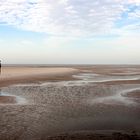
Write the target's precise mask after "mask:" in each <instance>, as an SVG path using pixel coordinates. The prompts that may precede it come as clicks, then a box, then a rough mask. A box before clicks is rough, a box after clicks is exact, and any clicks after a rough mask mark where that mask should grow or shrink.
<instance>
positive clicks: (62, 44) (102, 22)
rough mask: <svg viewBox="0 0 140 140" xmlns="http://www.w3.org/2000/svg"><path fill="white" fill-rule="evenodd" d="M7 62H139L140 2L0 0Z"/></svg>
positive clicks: (1, 54) (0, 54) (0, 40)
mask: <svg viewBox="0 0 140 140" xmlns="http://www.w3.org/2000/svg"><path fill="white" fill-rule="evenodd" d="M0 59H1V60H2V62H3V63H5V64H140V0H0Z"/></svg>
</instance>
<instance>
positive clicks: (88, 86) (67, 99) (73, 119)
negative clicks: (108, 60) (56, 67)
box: [0, 66, 140, 140]
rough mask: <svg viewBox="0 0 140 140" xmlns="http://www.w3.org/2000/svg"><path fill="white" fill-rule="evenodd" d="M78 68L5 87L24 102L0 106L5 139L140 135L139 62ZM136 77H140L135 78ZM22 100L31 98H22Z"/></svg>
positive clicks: (115, 139)
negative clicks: (55, 75)
mask: <svg viewBox="0 0 140 140" xmlns="http://www.w3.org/2000/svg"><path fill="white" fill-rule="evenodd" d="M72 68H73V69H76V68H77V70H76V73H75V72H74V73H71V74H70V73H68V74H66V75H65V74H64V77H67V75H68V76H71V77H72V79H69V80H68V79H67V78H66V79H63V80H62V79H60V80H53V82H52V81H50V80H48V81H44V80H43V81H41V80H38V82H35V83H30V84H29V83H27V84H26V83H24V84H20V83H19V84H15V85H10V86H5V87H2V88H1V92H2V93H4V94H8V95H11V96H15V97H20V98H17V102H18V104H13V105H11V104H10V105H8V104H5V105H0V114H1V115H0V138H1V139H2V140H9V139H10V140H15V139H16V140H46V139H47V140H72V139H73V140H82V139H83V140H130V139H132V140H133V139H134V140H137V139H139V138H140V120H139V118H140V101H139V99H140V98H139V91H140V83H139V82H138V81H139V77H140V75H139V72H140V70H139V67H138V66H132V67H131V66H126V67H122V66H115V67H114V66H112V67H111V66H109V67H107V66H104V67H103V66H88V67H87V66H82V67H79V66H78V67H72ZM110 69H111V70H110ZM116 69H117V71H116ZM118 70H120V71H118ZM77 71H78V72H79V73H77ZM104 71H105V72H104ZM108 71H109V72H108ZM125 71H126V73H125ZM118 72H120V75H119V74H118ZM114 73H115V74H114ZM116 73H117V75H116ZM122 73H125V74H124V75H122ZM72 75H73V76H72ZM61 76H63V74H61ZM73 79H74V80H73ZM108 80H109V81H108ZM134 80H135V81H137V82H136V83H133V82H130V81H134ZM112 81H113V82H112ZM115 81H116V82H117V81H120V82H121V83H119V82H117V83H116V82H115ZM124 81H128V82H127V83H125V82H124ZM108 82H110V83H109V84H108ZM131 93H133V94H131ZM130 95H131V96H130ZM21 99H22V100H23V99H24V100H25V101H26V102H25V101H24V102H23V101H22V102H21ZM18 100H19V101H18Z"/></svg>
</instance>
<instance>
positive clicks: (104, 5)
mask: <svg viewBox="0 0 140 140" xmlns="http://www.w3.org/2000/svg"><path fill="white" fill-rule="evenodd" d="M127 4H137V5H138V4H140V1H139V0H128V1H126V0H113V1H112V0H103V1H93V0H0V24H8V25H12V26H15V27H17V28H20V29H24V30H29V31H34V32H44V33H47V34H52V35H70V36H71V35H72V36H73V35H74V36H79V35H85V36H87V35H97V34H99V35H100V34H106V33H109V32H112V29H113V28H114V24H115V22H116V21H117V20H118V19H121V15H122V13H123V12H124V11H126V10H127V8H126V5H127ZM134 14H135V15H136V16H138V17H139V13H134Z"/></svg>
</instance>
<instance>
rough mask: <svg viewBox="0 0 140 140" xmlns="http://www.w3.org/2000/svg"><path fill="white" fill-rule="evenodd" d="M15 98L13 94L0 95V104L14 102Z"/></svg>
mask: <svg viewBox="0 0 140 140" xmlns="http://www.w3.org/2000/svg"><path fill="white" fill-rule="evenodd" d="M15 103H16V98H15V97H13V96H0V104H15Z"/></svg>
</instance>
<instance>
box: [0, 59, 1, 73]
mask: <svg viewBox="0 0 140 140" xmlns="http://www.w3.org/2000/svg"><path fill="white" fill-rule="evenodd" d="M0 74H1V60H0Z"/></svg>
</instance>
